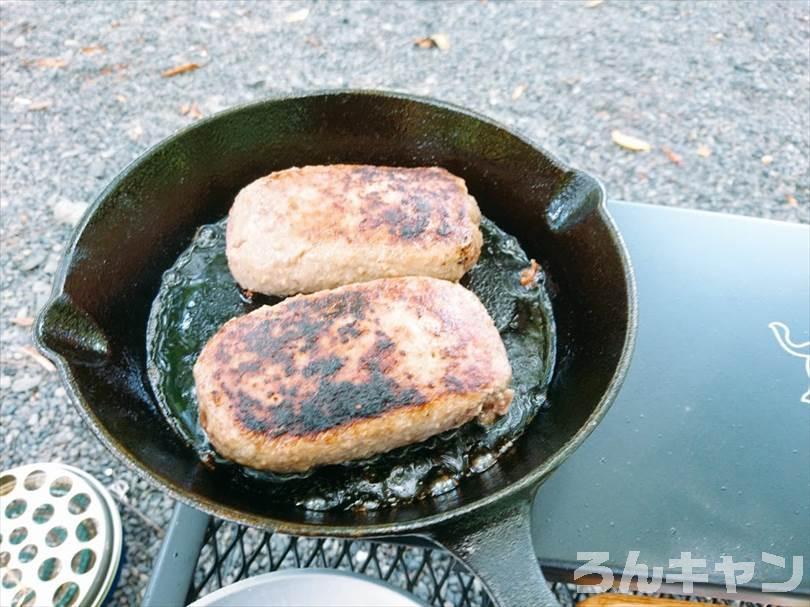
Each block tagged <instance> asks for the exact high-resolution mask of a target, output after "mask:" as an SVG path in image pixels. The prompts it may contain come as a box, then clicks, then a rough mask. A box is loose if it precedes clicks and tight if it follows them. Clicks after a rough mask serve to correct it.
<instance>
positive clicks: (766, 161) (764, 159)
mask: <svg viewBox="0 0 810 607" xmlns="http://www.w3.org/2000/svg"><path fill="white" fill-rule="evenodd" d="M760 160H761V161H762V164H764V165H765V166H768V165H769V164H771V163H772V162H773V156H771V155H770V154H765V155H764V156H763V157H762V158H760Z"/></svg>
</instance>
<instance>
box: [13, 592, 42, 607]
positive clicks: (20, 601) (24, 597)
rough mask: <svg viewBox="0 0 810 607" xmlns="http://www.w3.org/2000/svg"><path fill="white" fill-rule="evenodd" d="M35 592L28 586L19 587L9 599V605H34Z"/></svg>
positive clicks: (24, 606)
mask: <svg viewBox="0 0 810 607" xmlns="http://www.w3.org/2000/svg"><path fill="white" fill-rule="evenodd" d="M36 600H37V593H36V592H34V591H33V590H31V589H30V588H21V589H20V590H19V591H18V592H17V594H15V595H14V598H13V599H11V607H34V601H36Z"/></svg>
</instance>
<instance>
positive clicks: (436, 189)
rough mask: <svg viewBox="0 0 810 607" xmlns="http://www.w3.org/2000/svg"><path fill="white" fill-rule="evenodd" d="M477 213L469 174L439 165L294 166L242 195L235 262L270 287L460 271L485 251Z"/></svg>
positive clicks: (289, 291) (263, 288)
mask: <svg viewBox="0 0 810 607" xmlns="http://www.w3.org/2000/svg"><path fill="white" fill-rule="evenodd" d="M480 221H481V212H480V211H479V209H478V204H477V203H476V202H475V199H474V198H473V197H472V196H470V195H469V194H468V193H467V186H466V185H465V183H464V180H463V179H461V178H459V177H456V176H455V175H452V174H451V173H449V172H447V171H446V170H444V169H442V168H438V167H425V168H412V169H409V168H396V167H379V166H368V165H350V164H343V165H341V164H335V165H325V166H306V167H303V168H292V169H287V170H284V171H278V172H275V173H271V174H270V175H267V176H266V177H262V178H261V179H258V180H256V181H254V182H253V183H251V184H250V185H248V186H247V187H245V188H244V189H243V190H242V191H241V192H239V194H238V195H237V197H236V200H235V202H234V204H233V206H232V207H231V210H230V214H229V216H228V228H227V248H226V252H227V256H228V266H229V268H230V270H231V273H232V274H233V276H234V278H235V279H236V281H237V282H238V283H239V284H240V285H241V286H242V287H243V288H245V289H249V290H250V291H255V292H258V293H265V294H268V295H294V294H297V293H314V292H315V291H319V290H321V289H331V288H334V287H338V286H340V285H345V284H351V283H353V282H362V281H366V280H373V279H375V278H387V277H394V276H432V277H434V278H444V279H446V280H458V279H459V278H461V277H462V276H463V275H464V273H465V272H466V271H467V270H469V269H470V268H471V267H472V266H473V265H474V264H475V262H476V261H477V260H478V256H479V254H480V252H481V244H482V240H483V239H482V236H481V231H480V230H479V224H480Z"/></svg>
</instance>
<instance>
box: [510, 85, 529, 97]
mask: <svg viewBox="0 0 810 607" xmlns="http://www.w3.org/2000/svg"><path fill="white" fill-rule="evenodd" d="M526 88H527V87H526V85H525V84H518V85H517V86H516V87H515V90H514V91H512V101H514V100H516V99H520V98H521V97H523V93H525V92H526Z"/></svg>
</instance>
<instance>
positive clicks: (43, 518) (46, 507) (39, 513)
mask: <svg viewBox="0 0 810 607" xmlns="http://www.w3.org/2000/svg"><path fill="white" fill-rule="evenodd" d="M52 516H53V506H51V505H50V504H42V505H41V506H39V507H38V508H37V509H36V510H34V517H33V518H34V522H35V523H39V524H40V525H41V524H43V523H47V522H48V521H49V520H51V517H52Z"/></svg>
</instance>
